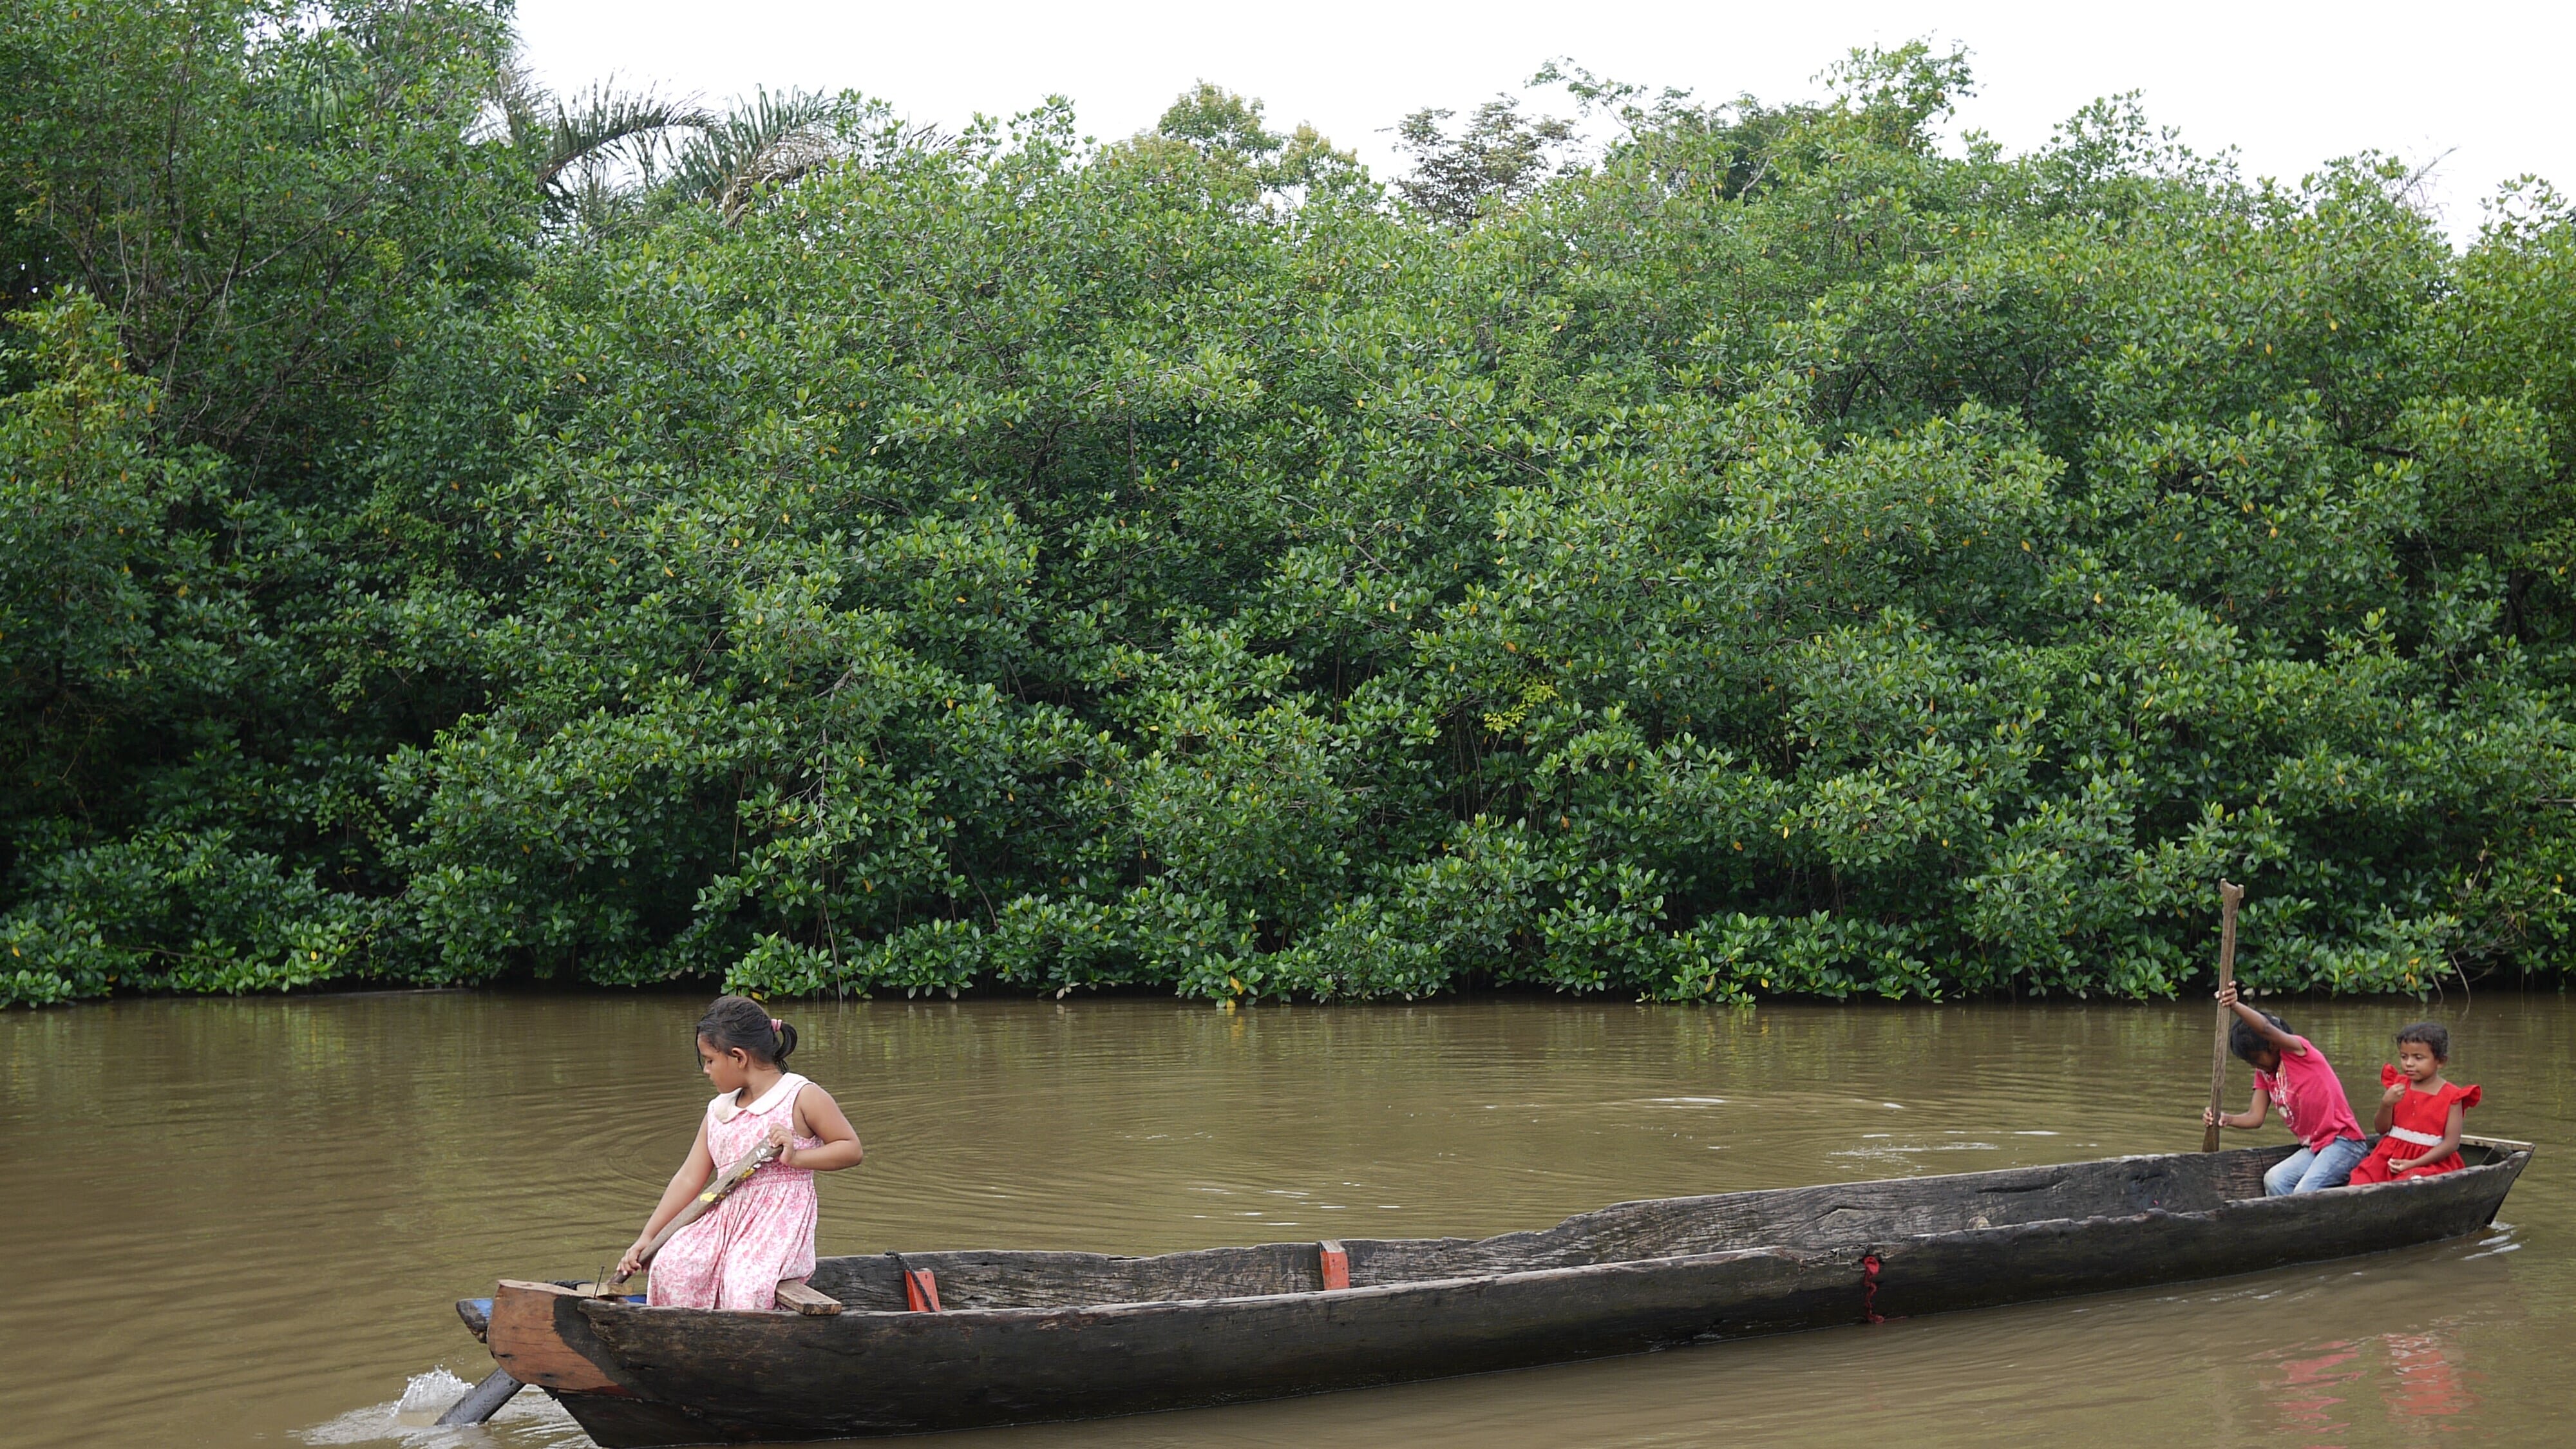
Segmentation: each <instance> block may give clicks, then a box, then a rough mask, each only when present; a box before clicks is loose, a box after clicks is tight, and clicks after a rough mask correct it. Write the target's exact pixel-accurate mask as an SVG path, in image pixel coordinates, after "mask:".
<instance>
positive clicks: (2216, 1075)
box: [2200, 881, 2245, 1152]
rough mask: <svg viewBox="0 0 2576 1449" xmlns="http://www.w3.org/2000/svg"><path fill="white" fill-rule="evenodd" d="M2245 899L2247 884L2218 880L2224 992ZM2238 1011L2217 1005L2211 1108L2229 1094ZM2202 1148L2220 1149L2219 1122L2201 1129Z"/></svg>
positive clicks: (2232, 974)
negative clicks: (2231, 1034)
mask: <svg viewBox="0 0 2576 1449" xmlns="http://www.w3.org/2000/svg"><path fill="white" fill-rule="evenodd" d="M2244 899H2245V887H2243V886H2241V885H2229V884H2228V883H2227V882H2225V881H2220V882H2219V883H2218V988H2219V989H2220V990H2221V991H2224V990H2226V989H2227V988H2228V987H2230V986H2233V985H2235V984H2236V906H2237V903H2238V902H2240V901H2242V900H2244ZM2235 1023H2236V1013H2235V1012H2232V1011H2230V1010H2228V1009H2227V1008H2226V1007H2224V1006H2222V1007H2220V1008H2218V1041H2217V1043H2216V1044H2215V1045H2213V1046H2211V1047H2210V1049H2209V1110H2210V1111H2211V1112H2213V1113H2215V1112H2217V1111H2218V1110H2219V1109H2220V1106H2221V1105H2222V1103H2223V1102H2224V1100H2225V1098H2226V1096H2227V1030H2228V1028H2229V1027H2231V1026H2233V1025H2235ZM2200 1150H2201V1151H2203V1152H2216V1151H2217V1150H2218V1124H2217V1123H2216V1122H2211V1123H2210V1124H2209V1125H2208V1126H2206V1127H2204V1128H2202V1129H2201V1133H2200Z"/></svg>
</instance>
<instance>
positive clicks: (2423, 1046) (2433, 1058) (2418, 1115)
mask: <svg viewBox="0 0 2576 1449" xmlns="http://www.w3.org/2000/svg"><path fill="white" fill-rule="evenodd" d="M2450 1059H2451V1033H2450V1031H2449V1030H2448V1029H2447V1028H2445V1027H2443V1026H2442V1024H2441V1023H2439V1022H2432V1021H2419V1022H2417V1023H2415V1024H2414V1025H2413V1026H2410V1027H2406V1028H2404V1029H2402V1030H2400V1031H2399V1032H2398V1033H2397V1065H2395V1066H2393V1067H2381V1068H2380V1069H2379V1082H2380V1085H2381V1086H2383V1087H2385V1088H2387V1090H2386V1091H2385V1092H2382V1093H2381V1094H2380V1098H2379V1120H2378V1123H2377V1126H2378V1128H2379V1130H2380V1131H2381V1132H2383V1133H2385V1134H2387V1135H2386V1136H2383V1137H2381V1138H2380V1139H2379V1145H2378V1146H2377V1147H2374V1148H2372V1149H2371V1150H2370V1155H2369V1156H2368V1157H2365V1158H2363V1159H2362V1160H2361V1166H2359V1167H2356V1168H2354V1169H2353V1170H2352V1181H2353V1183H2354V1184H2355V1185H2359V1184H2361V1183H2366V1182H2393V1181H2396V1180H2398V1179H2400V1178H2406V1179H2412V1178H2418V1177H2431V1176H2432V1175H2433V1174H2435V1173H2437V1172H2457V1171H2459V1170H2460V1169H2461V1168H2462V1167H2465V1166H2467V1164H2466V1163H2464V1162H2462V1161H2460V1118H2461V1115H2462V1114H2463V1113H2465V1112H2467V1111H2468V1109H2469V1108H2471V1107H2474V1106H2476V1105H2477V1104H2478V1089H2477V1088H2475V1087H2461V1086H2455V1085H2453V1084H2452V1083H2449V1082H2446V1081H2444V1080H2442V1066H2443V1064H2444V1063H2445V1062H2448V1061H2449V1060H2450Z"/></svg>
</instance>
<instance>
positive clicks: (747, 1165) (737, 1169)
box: [599, 1133, 787, 1298]
mask: <svg viewBox="0 0 2576 1449" xmlns="http://www.w3.org/2000/svg"><path fill="white" fill-rule="evenodd" d="M784 1137H785V1134H783V1133H781V1134H777V1135H774V1136H772V1137H771V1138H770V1139H769V1140H767V1141H765V1142H763V1143H761V1144H760V1145H759V1146H757V1147H754V1148H753V1149H751V1150H750V1151H749V1152H746V1153H744V1154H743V1155H742V1156H740V1157H738V1158H736V1159H734V1160H733V1161H731V1162H729V1163H726V1164H725V1165H724V1167H723V1168H722V1169H721V1170H719V1171H718V1172H717V1173H716V1175H715V1176H714V1177H713V1178H711V1179H709V1180H708V1182H707V1186H706V1190H705V1191H703V1192H701V1193H699V1194H698V1195H697V1196H696V1197H693V1198H691V1199H689V1205H688V1206H687V1207H684V1208H682V1209H680V1211H679V1214H678V1215H677V1216H675V1217H673V1218H672V1219H671V1220H670V1221H669V1222H667V1223H664V1224H663V1225H662V1231H660V1232H658V1233H655V1234H654V1235H653V1240H652V1241H651V1242H648V1243H646V1244H645V1245H644V1250H643V1251H642V1252H640V1253H637V1254H636V1255H635V1265H636V1267H639V1268H640V1267H642V1266H643V1265H645V1264H646V1263H650V1262H652V1261H653V1255H654V1254H655V1253H658V1252H660V1251H662V1245H663V1244H664V1243H667V1242H669V1241H671V1238H672V1237H673V1235H675V1234H677V1233H678V1232H679V1231H680V1229H682V1228H685V1227H687V1226H688V1225H689V1224H691V1223H694V1222H696V1221H697V1220H698V1219H700V1218H702V1217H705V1216H706V1215H707V1212H708V1210H709V1209H711V1208H713V1207H714V1206H715V1205H716V1204H717V1203H720V1202H723V1201H724V1200H725V1195H726V1194H727V1193H730V1192H732V1191H733V1190H734V1189H735V1188H737V1187H740V1186H742V1185H743V1184H744V1183H746V1182H749V1181H750V1180H751V1175H752V1174H753V1173H755V1172H758V1171H759V1170H760V1169H761V1167H762V1166H763V1165H764V1164H766V1163H771V1162H775V1161H777V1160H778V1154H780V1153H781V1152H784V1151H786V1150H787V1143H786V1142H785V1141H784V1140H783V1139H784ZM634 1276H635V1274H634V1273H633V1271H631V1270H630V1271H628V1272H624V1273H620V1274H618V1275H617V1276H616V1277H614V1278H611V1279H609V1280H608V1281H606V1282H604V1283H602V1284H600V1285H599V1294H600V1296H601V1297H603V1298H605V1297H607V1296H608V1295H609V1294H611V1293H614V1292H616V1291H617V1290H618V1289H619V1288H621V1287H623V1286H624V1285H625V1283H626V1280H627V1279H629V1278H632V1277H634Z"/></svg>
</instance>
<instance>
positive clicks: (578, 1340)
mask: <svg viewBox="0 0 2576 1449" xmlns="http://www.w3.org/2000/svg"><path fill="white" fill-rule="evenodd" d="M603 1301H604V1300H601V1299H597V1298H591V1297H588V1296H585V1295H583V1294H581V1293H578V1292H576V1291H574V1290H573V1289H570V1288H565V1287H562V1286H561V1285H559V1284H554V1283H523V1282H517V1281H514V1280H512V1279H508V1278H504V1279H502V1280H501V1285H500V1287H499V1288H498V1289H496V1290H495V1291H494V1292H493V1294H492V1317H491V1321H490V1323H489V1325H488V1326H487V1327H486V1328H485V1329H484V1332H483V1341H484V1342H485V1343H486V1344H488V1345H490V1346H491V1349H492V1361H493V1362H494V1363H497V1364H499V1365H500V1366H501V1367H502V1368H503V1369H506V1370H508V1372H509V1375H510V1377H512V1378H514V1379H517V1380H518V1381H519V1382H520V1383H523V1384H536V1385H538V1386H539V1387H541V1388H547V1389H568V1390H576V1391H591V1392H597V1391H601V1390H614V1391H621V1392H622V1391H623V1390H624V1387H625V1386H624V1385H622V1384H620V1383H619V1382H618V1381H617V1380H616V1379H615V1378H613V1377H611V1376H610V1375H609V1373H608V1371H607V1370H606V1368H604V1367H603V1366H602V1364H601V1361H600V1355H598V1354H596V1353H593V1352H589V1351H587V1350H588V1349H590V1348H591V1347H592V1345H593V1343H595V1340H594V1339H593V1338H592V1336H591V1332H590V1329H589V1325H588V1324H587V1323H585V1322H584V1321H583V1320H582V1319H581V1317H580V1316H579V1315H578V1314H574V1313H570V1312H569V1311H568V1310H569V1309H570V1308H571V1306H572V1305H574V1304H578V1303H600V1302H603ZM605 1301H607V1302H610V1303H614V1300H605ZM614 1306H616V1307H618V1308H622V1309H626V1310H627V1311H629V1312H641V1311H643V1310H641V1309H637V1308H635V1307H634V1305H632V1304H626V1303H614Z"/></svg>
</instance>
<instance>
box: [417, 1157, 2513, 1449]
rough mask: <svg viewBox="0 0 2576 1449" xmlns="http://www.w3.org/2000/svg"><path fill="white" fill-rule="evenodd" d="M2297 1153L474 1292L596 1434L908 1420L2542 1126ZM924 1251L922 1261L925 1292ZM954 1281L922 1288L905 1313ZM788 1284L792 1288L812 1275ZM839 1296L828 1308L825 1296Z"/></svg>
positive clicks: (1707, 1337)
mask: <svg viewBox="0 0 2576 1449" xmlns="http://www.w3.org/2000/svg"><path fill="white" fill-rule="evenodd" d="M2289 1150H2290V1149H2288V1148H2286V1147H2273V1148H2247V1149H2242V1150H2238V1151H2232V1152H2218V1153H2206V1154H2204V1153H2187V1154H2175V1155H2170V1156H2150V1157H2115V1158H2108V1159H2104V1160H2100V1161H2094V1162H2075V1163H2067V1164H2065V1165H2062V1166H2056V1167H2021V1168H2007V1169H2004V1170H2001V1171H1996V1172H1971V1173H1959V1174H1955V1175H1950V1176H1942V1177H1915V1178H1898V1179H1892V1180H1886V1181H1877V1182H1852V1183H1839V1184H1835V1185H1833V1186H1830V1187H1808V1188H1792V1189H1785V1190H1777V1191H1765V1192H1734V1193H1723V1194H1719V1195H1717V1196H1713V1197H1685V1198H1661V1199H1654V1200H1650V1201H1644V1202H1630V1203H1621V1204H1619V1205H1617V1206H1615V1207H1607V1208H1603V1209H1601V1210H1600V1211H1598V1212H1590V1213H1584V1214H1582V1215H1580V1216H1578V1217H1572V1218H1568V1219H1566V1220H1565V1221H1564V1222H1562V1223H1559V1224H1557V1225H1556V1226H1555V1227H1552V1228H1547V1229H1543V1230H1540V1231H1536V1232H1519V1233H1506V1234H1503V1235H1502V1236H1500V1237H1492V1238H1480V1239H1468V1238H1411V1239H1376V1240H1372V1239H1366V1238H1354V1239H1351V1240H1349V1241H1347V1242H1342V1243H1325V1244H1317V1243H1267V1244H1263V1245H1261V1246H1258V1247H1242V1248H1213V1249H1208V1250H1206V1251H1203V1252H1193V1253H1168V1254H1163V1255H1160V1256H1156V1257H1110V1256H1104V1255H1099V1254H1091V1253H1055V1252H975V1251H967V1252H925V1253H906V1254H904V1255H903V1256H902V1257H901V1258H900V1259H897V1258H895V1257H894V1256H893V1255H886V1256H881V1257H847V1258H826V1259H824V1260H823V1261H822V1263H821V1265H820V1267H818V1268H817V1269H816V1271H815V1273H814V1276H813V1278H812V1280H811V1287H813V1288H815V1289H818V1290H820V1292H821V1294H822V1295H828V1297H827V1298H825V1297H811V1298H808V1300H807V1303H806V1311H804V1312H757V1313H755V1312H703V1311H699V1310H695V1309H684V1308H647V1307H644V1306H643V1305H642V1304H640V1303H638V1302H634V1301H631V1300H626V1299H609V1298H600V1297H596V1296H590V1295H588V1294H586V1293H584V1292H583V1291H581V1290H580V1289H578V1288H575V1287H571V1286H566V1285H559V1284H552V1283H534V1282H515V1281H507V1280H505V1281H504V1282H502V1284H501V1285H500V1289H499V1291H498V1292H497V1293H496V1294H495V1295H494V1296H493V1297H492V1298H490V1299H488V1300H484V1299H469V1300H466V1301H465V1302H463V1303H460V1304H459V1305H458V1310H459V1312H460V1313H462V1314H463V1316H464V1317H465V1319H466V1322H467V1324H468V1326H469V1327H473V1328H475V1329H476V1330H477V1331H478V1332H480V1333H481V1334H482V1336H483V1337H484V1339H485V1341H486V1343H487V1344H488V1345H489V1346H490V1348H491V1350H492V1356H493V1358H494V1359H495V1360H496V1361H497V1362H498V1363H499V1365H500V1367H501V1368H502V1369H503V1370H505V1371H507V1372H508V1373H509V1374H510V1375H511V1376H512V1377H514V1378H516V1379H519V1380H520V1381H521V1382H523V1383H533V1384H538V1385H541V1386H542V1387H544V1388H545V1389H546V1391H547V1392H549V1393H551V1394H553V1395H554V1397H555V1398H556V1399H557V1400H558V1401H560V1402H561V1403H562V1404H563V1405H564V1407H565V1408H566V1409H568V1410H570V1411H571V1413H572V1416H573V1417H574V1418H575V1419H577V1420H579V1421H580V1423H581V1425H582V1427H583V1428H584V1429H586V1430H588V1431H589V1433H590V1436H591V1437H592V1438H593V1439H595V1440H597V1441H598V1442H599V1443H600V1444H601V1445H603V1446H605V1449H635V1446H645V1445H667V1444H705V1443H746V1442H774V1441H782V1440H799V1439H824V1438H842V1437H853V1438H855V1437H864V1436H874V1435H892V1434H917V1433H924V1432H929V1431H935V1430H943V1429H962V1428H969V1427H973V1426H978V1425H990V1424H1013V1423H1028V1422H1034V1421H1040V1420H1050V1419H1074V1418H1090V1417H1095V1416H1103V1415H1111V1414H1129V1413H1138V1412H1143V1411H1148V1410H1159V1409H1178V1408H1186V1407H1195V1406H1202V1405H1210V1404H1224V1403H1231V1402H1237V1401H1241V1400H1247V1399H1263V1398H1273V1397H1277V1396H1281V1395H1288V1394H1307V1393H1316V1392H1320V1391H1324V1390H1332V1389H1351V1388H1360V1387H1363V1386H1367V1385H1372V1384H1388V1383H1396V1382H1400V1381H1404V1380H1410V1379H1428V1378H1437V1377H1443V1376H1446V1375H1451V1374H1469V1373H1481V1372H1485V1371H1488V1370H1493V1369H1508V1368H1521V1367H1527V1366H1531V1365H1536V1364H1547V1363H1560V1362H1565V1361H1567V1360H1573V1359H1585V1358H1597V1357H1604V1356H1608V1355H1612V1354H1627V1353H1638V1352H1643V1351H1647V1350H1653V1349H1661V1348H1671V1347H1676V1346H1680V1345H1684V1344H1694V1343H1708V1342H1712V1341H1716V1340H1723V1339H1732V1338H1740V1337H1746V1336H1749V1335H1754V1334H1768V1333H1780V1332H1785V1331H1789V1330H1794V1329H1805V1328H1821V1327H1825V1326H1828V1325H1833V1324H1849V1323H1859V1322H1872V1321H1876V1319H1877V1318H1878V1317H1879V1316H1887V1317H1895V1316H1899V1315H1907V1316H1911V1315H1921V1314H1928V1313H1940V1312H1946V1311H1949V1310H1952V1309H1965V1308H1983V1307H1991V1306H1994V1305H1998V1304H2006V1303H2021V1302H2028V1301H2031V1300H2034V1299H2043V1298H2055V1297H2061V1296H2065V1295H2068V1294H2077V1293H2096V1292H2101V1291H2104V1290H2107V1289H2117V1288H2133V1287H2139V1286H2143V1285H2148V1284H2157V1283H2170V1282H2176V1281H2181V1280H2187V1279H2195V1278H2212V1277H2219V1276H2223V1275H2227V1274H2233V1273H2249V1272H2254V1271H2258V1270H2261V1269H2266V1268H2278V1267H2282V1266H2284V1265H2288V1264H2294V1263H2306V1262H2314V1261H2318V1260H2321V1259H2327V1258H2338V1257H2344V1256H2347V1255H2350V1254H2355V1253H2369V1252H2377V1251H2380V1250H2382V1249H2388V1248H2398V1247H2404V1246H2407V1245H2410V1244H2417V1243H2429V1242H2434V1241H2437V1240H2440V1239H2444V1238H2452V1237H2457V1236H2459V1235H2461V1234H2464V1233H2473V1232H2476V1231H2477V1230H2478V1229H2479V1228H2481V1227H2483V1226H2485V1225H2486V1224H2487V1223H2488V1222H2490V1221H2491V1220H2492V1219H2493V1218H2494V1217H2495V1214H2496V1211H2497V1209H2498V1208H2499V1207H2501V1206H2502V1205H2503V1203H2504V1198H2505V1194H2506V1192H2508V1191H2509V1190H2510V1189H2511V1188H2512V1186H2513V1183H2514V1179H2515V1178H2517V1177H2519V1176H2520V1175H2521V1173H2522V1169H2523V1166H2524V1164H2526V1163H2527V1162H2529V1161H2530V1159H2531V1145H2530V1144H2529V1143H2524V1142H2510V1141H2504V1140H2501V1139H2497V1138H2471V1139H2468V1140H2467V1141H2466V1143H2465V1144H2464V1145H2463V1148H2462V1154H2463V1156H2465V1157H2466V1158H2467V1160H2468V1163H2469V1166H2468V1167H2466V1168H2465V1169H2464V1170H2462V1171H2459V1172H2454V1173H2448V1174H2445V1175H2442V1176H2439V1177H2433V1178H2427V1179H2422V1180H2418V1181H2412V1182H2394V1183H2385V1184H2380V1185H2377V1186H2370V1187H2346V1188H2336V1189H2332V1190H2330V1191H2326V1192H2319V1193H2312V1194H2307V1195H2303V1196H2298V1197H2279V1198H2266V1197H2264V1196H2263V1187H2262V1175H2263V1170H2264V1169H2265V1168H2267V1167H2270V1166H2271V1165H2272V1164H2273V1163H2275V1162H2278V1161H2280V1160H2281V1158H2283V1157H2284V1156H2286V1155H2287V1154H2288V1152H2289ZM907 1270H909V1271H911V1272H912V1273H914V1274H916V1275H917V1274H921V1273H926V1274H927V1275H928V1276H929V1278H930V1279H931V1280H933V1281H932V1282H930V1283H927V1284H925V1283H923V1282H921V1280H920V1279H919V1278H918V1277H916V1278H915V1288H914V1294H913V1296H912V1297H909V1298H908V1296H907V1294H906V1290H905V1286H904V1285H905V1277H906V1273H907ZM924 1287H931V1288H935V1297H934V1298H932V1299H931V1300H930V1301H931V1302H935V1303H936V1304H938V1305H940V1306H939V1308H938V1310H937V1311H929V1305H928V1304H924V1307H923V1309H922V1310H919V1311H916V1310H915V1309H913V1308H912V1307H910V1306H908V1305H909V1304H910V1303H911V1302H914V1301H917V1300H918V1299H919V1297H920V1290H921V1289H922V1288H924ZM791 1296H792V1295H791ZM818 1310H819V1311H818Z"/></svg>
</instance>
